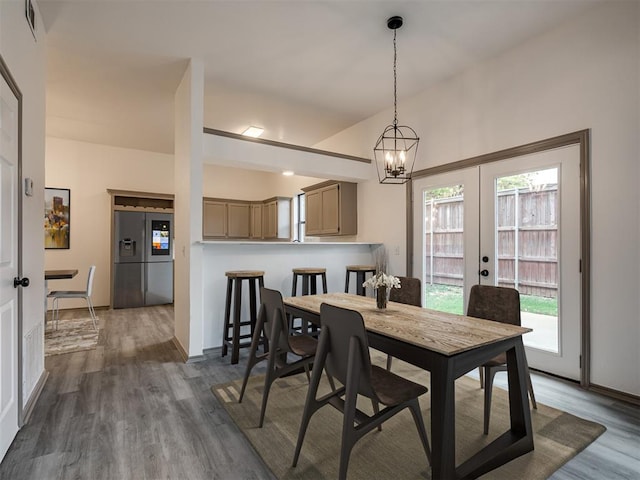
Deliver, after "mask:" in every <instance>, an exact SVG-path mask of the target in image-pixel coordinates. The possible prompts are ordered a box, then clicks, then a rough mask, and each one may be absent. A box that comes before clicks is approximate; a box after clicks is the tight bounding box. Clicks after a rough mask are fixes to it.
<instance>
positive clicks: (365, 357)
mask: <svg viewBox="0 0 640 480" xmlns="http://www.w3.org/2000/svg"><path fill="white" fill-rule="evenodd" d="M320 324H321V325H322V335H328V336H329V340H328V344H329V347H328V353H327V358H326V363H325V368H326V370H327V372H328V373H329V375H331V376H332V377H334V378H337V379H338V381H339V382H340V383H342V384H343V385H346V382H347V365H348V363H349V344H350V342H351V338H354V337H355V338H356V339H357V341H358V343H359V345H360V349H359V350H360V353H361V362H360V365H361V366H362V370H361V372H360V382H359V386H358V393H359V394H360V395H365V396H367V397H369V398H376V394H375V392H374V390H373V388H372V387H371V357H370V356H369V342H368V340H367V333H366V330H365V328H364V320H363V319H362V315H360V313H359V312H356V311H354V310H348V309H345V308H341V307H336V306H333V305H329V304H326V303H323V304H322V305H320ZM325 330H326V333H325Z"/></svg>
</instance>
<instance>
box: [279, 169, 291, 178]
mask: <svg viewBox="0 0 640 480" xmlns="http://www.w3.org/2000/svg"><path fill="white" fill-rule="evenodd" d="M282 175H284V176H285V177H292V176H293V171H291V170H285V171H284V172H282Z"/></svg>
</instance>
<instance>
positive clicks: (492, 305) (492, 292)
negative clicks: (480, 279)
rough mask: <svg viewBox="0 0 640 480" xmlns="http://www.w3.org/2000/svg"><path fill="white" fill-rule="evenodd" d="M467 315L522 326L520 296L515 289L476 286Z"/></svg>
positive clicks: (472, 290) (471, 294)
mask: <svg viewBox="0 0 640 480" xmlns="http://www.w3.org/2000/svg"><path fill="white" fill-rule="evenodd" d="M467 315H468V316H470V317H476V318H483V319H485V320H493V321H495V322H501V323H510V324H511V325H520V323H521V320H520V294H519V293H518V290H516V289H514V288H507V287H496V286H493V285H474V286H473V287H471V293H470V294H469V305H468V307H467Z"/></svg>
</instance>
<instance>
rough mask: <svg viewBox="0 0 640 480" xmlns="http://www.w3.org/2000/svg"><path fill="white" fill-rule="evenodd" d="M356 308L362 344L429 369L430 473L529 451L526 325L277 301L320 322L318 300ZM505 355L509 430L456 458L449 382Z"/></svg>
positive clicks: (482, 469)
mask: <svg viewBox="0 0 640 480" xmlns="http://www.w3.org/2000/svg"><path fill="white" fill-rule="evenodd" d="M322 303H329V304H331V305H336V306H339V307H343V308H348V309H351V310H356V311H358V312H360V314H361V315H362V317H363V319H364V324H365V328H366V329H367V337H368V340H369V345H370V346H371V347H373V348H375V349H377V350H380V351H383V352H385V353H388V354H390V355H392V356H394V357H396V358H399V359H401V360H404V361H406V362H408V363H411V364H413V365H415V366H417V367H420V368H423V369H425V370H428V371H429V372H430V374H431V444H432V462H431V469H432V478H434V479H456V478H477V477H479V476H481V475H483V474H485V473H486V472H488V471H490V470H493V469H495V468H497V467H499V466H500V465H503V464H505V463H507V462H509V461H511V460H513V459H514V458H517V457H519V456H521V455H523V454H525V453H527V452H530V451H532V450H533V430H532V427H531V412H530V410H529V403H528V397H527V383H526V378H527V377H526V372H527V368H528V367H527V360H526V357H525V352H524V346H523V343H522V335H523V334H524V333H527V332H530V331H531V329H529V328H524V327H520V326H516V325H507V324H504V323H499V322H493V321H489V320H482V319H478V318H473V317H467V316H464V315H455V314H450V313H443V312H439V311H436V310H430V309H426V308H420V307H414V306H411V305H404V304H400V303H395V302H389V303H388V306H387V308H386V309H378V308H376V302H375V299H373V298H369V297H363V296H360V295H351V294H347V293H329V294H323V295H306V296H300V297H287V298H285V299H284V305H285V310H286V311H287V313H290V314H292V315H293V316H295V317H299V318H303V319H306V320H308V321H310V322H314V323H316V324H319V325H321V321H320V305H321V304H322ZM503 352H506V353H507V373H508V383H509V415H510V427H511V428H510V429H509V430H508V431H506V432H505V433H503V434H502V435H500V436H499V437H498V438H497V439H495V440H494V441H493V442H491V443H490V444H489V445H487V446H485V447H484V448H482V449H481V450H480V451H478V452H477V453H476V454H474V455H473V456H471V457H470V458H469V459H467V460H465V461H464V462H463V463H462V464H460V465H458V466H456V464H455V406H456V405H455V380H456V378H459V377H461V376H462V375H464V374H466V373H468V372H469V371H471V370H473V369H474V368H476V367H478V366H480V365H482V364H483V363H485V362H487V361H488V360H490V359H492V358H493V357H495V356H496V355H498V354H500V353H503Z"/></svg>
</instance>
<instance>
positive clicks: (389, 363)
mask: <svg viewBox="0 0 640 480" xmlns="http://www.w3.org/2000/svg"><path fill="white" fill-rule="evenodd" d="M392 359H393V357H392V356H391V355H387V371H388V372H390V371H391V360H392Z"/></svg>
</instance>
